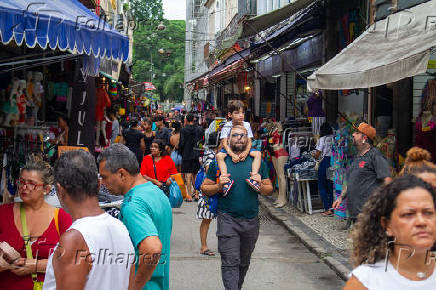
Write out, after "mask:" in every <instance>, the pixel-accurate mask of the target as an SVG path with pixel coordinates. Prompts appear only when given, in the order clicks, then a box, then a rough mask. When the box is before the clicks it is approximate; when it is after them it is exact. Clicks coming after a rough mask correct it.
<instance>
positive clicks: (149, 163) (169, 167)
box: [141, 139, 178, 188]
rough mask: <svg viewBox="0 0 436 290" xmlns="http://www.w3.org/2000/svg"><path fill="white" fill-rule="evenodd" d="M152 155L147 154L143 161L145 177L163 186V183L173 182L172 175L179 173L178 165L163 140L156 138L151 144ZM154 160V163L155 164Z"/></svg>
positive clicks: (142, 169) (142, 171) (142, 170)
mask: <svg viewBox="0 0 436 290" xmlns="http://www.w3.org/2000/svg"><path fill="white" fill-rule="evenodd" d="M150 151H151V154H150V155H146V156H145V157H144V159H143V160H142V163H141V174H142V176H144V178H145V179H147V180H148V181H151V182H152V183H154V184H155V185H157V186H159V187H160V188H162V186H163V185H168V186H169V185H170V184H171V175H173V174H177V173H178V172H177V169H176V165H175V164H174V161H173V160H172V159H171V157H170V156H169V155H168V151H167V150H166V149H165V144H164V141H163V140H160V139H154V140H153V142H152V143H151V146H150ZM153 160H154V165H153Z"/></svg>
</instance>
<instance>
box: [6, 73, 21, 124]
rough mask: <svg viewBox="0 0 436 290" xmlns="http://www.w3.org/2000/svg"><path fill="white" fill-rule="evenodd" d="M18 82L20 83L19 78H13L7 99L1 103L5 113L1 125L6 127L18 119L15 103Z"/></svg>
mask: <svg viewBox="0 0 436 290" xmlns="http://www.w3.org/2000/svg"><path fill="white" fill-rule="evenodd" d="M19 83H20V80H19V79H17V78H13V80H12V87H11V90H10V94H9V100H8V101H6V102H5V103H4V104H3V108H2V111H3V112H4V113H5V115H6V117H5V119H4V121H3V126H6V127H9V126H12V125H13V124H15V122H16V121H18V119H19V111H18V105H17V99H18V86H19Z"/></svg>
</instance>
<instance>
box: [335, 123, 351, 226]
mask: <svg viewBox="0 0 436 290" xmlns="http://www.w3.org/2000/svg"><path fill="white" fill-rule="evenodd" d="M351 134H352V126H351V125H350V124H348V123H345V122H341V124H340V128H339V129H338V130H337V131H336V132H335V138H334V144H333V147H332V158H331V170H333V172H334V173H333V186H334V188H333V192H334V195H335V199H337V198H338V197H339V196H340V195H341V193H342V189H343V186H344V185H346V180H345V176H346V175H347V170H348V168H349V166H350V164H351V162H352V161H353V156H354V153H355V152H354V151H355V149H354V147H353V146H352V144H353V141H352V135H351ZM335 216H336V217H338V218H340V219H343V218H346V217H347V200H344V201H343V202H342V204H341V205H340V207H339V208H337V209H336V210H335Z"/></svg>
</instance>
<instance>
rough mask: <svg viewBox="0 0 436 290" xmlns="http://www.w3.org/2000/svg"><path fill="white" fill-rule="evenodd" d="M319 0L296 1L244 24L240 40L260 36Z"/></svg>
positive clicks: (248, 20)
mask: <svg viewBox="0 0 436 290" xmlns="http://www.w3.org/2000/svg"><path fill="white" fill-rule="evenodd" d="M315 1H318V0H296V1H294V2H292V3H290V4H287V5H285V6H283V7H282V8H279V9H276V10H273V11H272V12H270V13H266V14H262V15H259V16H256V17H253V18H250V19H247V20H245V21H244V23H243V29H242V31H241V32H240V35H239V37H240V38H246V37H250V36H253V35H255V34H258V33H259V32H260V31H263V30H265V29H267V28H269V27H271V26H273V25H275V24H277V23H279V22H281V21H283V20H285V19H287V18H289V17H291V16H292V15H294V14H295V13H297V12H298V11H300V10H302V9H304V8H306V7H307V6H309V5H310V4H312V3H313V2H315Z"/></svg>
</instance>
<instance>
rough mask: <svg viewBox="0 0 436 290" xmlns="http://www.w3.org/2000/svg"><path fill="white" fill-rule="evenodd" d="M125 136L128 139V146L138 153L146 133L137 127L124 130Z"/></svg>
mask: <svg viewBox="0 0 436 290" xmlns="http://www.w3.org/2000/svg"><path fill="white" fill-rule="evenodd" d="M123 137H124V140H125V141H126V146H127V147H128V148H129V149H130V150H131V151H133V152H134V153H136V152H137V151H138V150H141V139H143V138H144V134H142V133H141V132H139V131H138V130H135V129H127V130H124V131H123Z"/></svg>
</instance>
